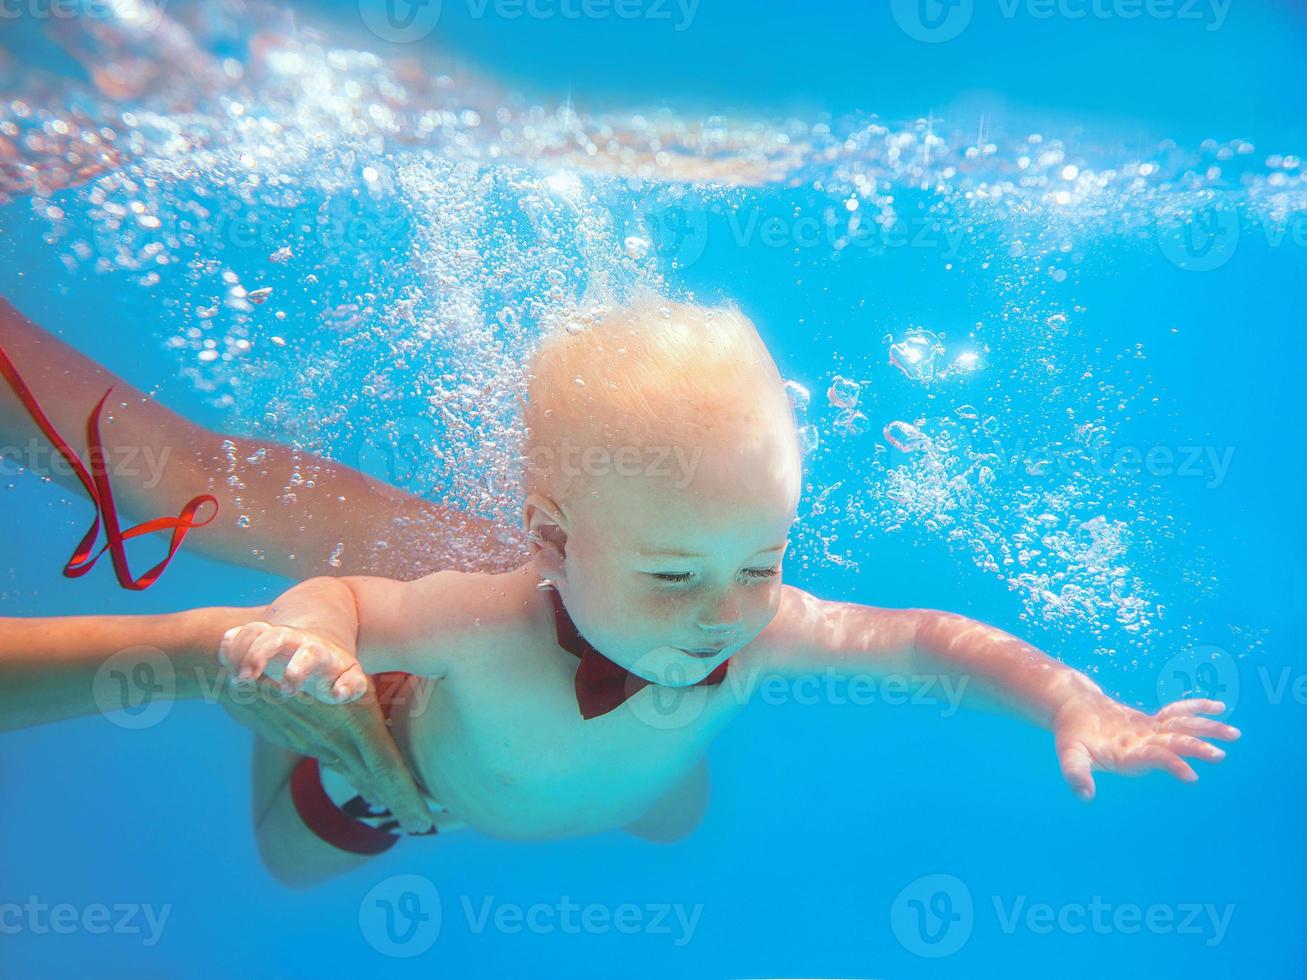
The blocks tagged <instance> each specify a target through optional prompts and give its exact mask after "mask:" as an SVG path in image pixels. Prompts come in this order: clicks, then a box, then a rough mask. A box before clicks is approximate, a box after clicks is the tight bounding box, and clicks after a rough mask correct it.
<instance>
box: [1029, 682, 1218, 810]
mask: <svg viewBox="0 0 1307 980" xmlns="http://www.w3.org/2000/svg"><path fill="white" fill-rule="evenodd" d="M1223 711H1225V705H1224V704H1222V703H1221V702H1220V701H1209V700H1207V699H1205V698H1193V699H1190V700H1187V701H1174V702H1172V703H1171V704H1168V705H1166V706H1165V707H1163V708H1162V709H1161V710H1160V711H1158V712H1157V714H1155V715H1146V714H1144V713H1143V712H1142V711H1136V710H1134V709H1133V708H1128V707H1126V706H1125V705H1124V704H1121V703H1120V702H1117V701H1113V700H1112V699H1111V698H1109V697H1107V696H1106V695H1104V694H1086V695H1078V696H1076V697H1074V698H1072V699H1071V700H1069V701H1068V702H1067V703H1066V704H1064V705H1063V706H1062V707H1061V708H1060V709H1059V710H1058V712H1057V714H1056V715H1055V716H1054V718H1053V737H1054V744H1055V745H1056V747H1057V757H1058V760H1059V762H1060V763H1061V765H1062V777H1063V778H1064V779H1065V780H1066V781H1067V783H1068V785H1070V787H1071V789H1072V790H1073V791H1074V792H1075V794H1076V796H1078V797H1080V799H1082V800H1084V801H1085V802H1086V803H1088V802H1089V801H1090V800H1092V799H1093V798H1094V777H1093V776H1092V775H1091V773H1092V772H1093V770H1095V769H1102V770H1103V771H1105V772H1119V773H1121V774H1122V775H1125V776H1139V775H1142V774H1143V773H1146V772H1149V771H1150V770H1153V769H1162V770H1165V771H1166V772H1169V773H1170V774H1171V775H1172V776H1174V777H1175V778H1176V779H1179V780H1181V781H1182V782H1186V783H1192V782H1194V781H1195V780H1197V779H1198V773H1196V772H1194V771H1193V769H1192V768H1191V767H1190V766H1189V764H1188V763H1187V762H1185V761H1184V759H1183V758H1181V756H1188V757H1190V758H1193V759H1205V760H1206V761H1208V762H1220V761H1221V760H1222V759H1224V758H1225V752H1224V750H1222V749H1219V748H1217V747H1216V746H1215V745H1210V744H1208V743H1207V742H1204V741H1203V738H1219V739H1223V740H1225V741H1234V740H1235V739H1237V738H1238V737H1239V735H1240V732H1239V729H1237V728H1234V727H1233V726H1231V725H1226V724H1224V723H1222V722H1219V721H1214V720H1212V719H1211V718H1202V717H1199V716H1200V715H1217V714H1221V713H1222V712H1223ZM1199 736H1201V737H1199Z"/></svg>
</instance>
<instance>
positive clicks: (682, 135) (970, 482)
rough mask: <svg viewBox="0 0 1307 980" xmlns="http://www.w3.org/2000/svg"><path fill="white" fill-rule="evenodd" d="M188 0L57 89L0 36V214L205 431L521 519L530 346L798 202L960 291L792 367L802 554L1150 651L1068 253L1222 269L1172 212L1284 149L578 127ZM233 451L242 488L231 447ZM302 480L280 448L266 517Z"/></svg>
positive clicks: (1275, 172)
mask: <svg viewBox="0 0 1307 980" xmlns="http://www.w3.org/2000/svg"><path fill="white" fill-rule="evenodd" d="M115 9H116V8H115ZM124 9H126V8H124ZM205 9H206V10H207V13H204V14H201V13H199V12H198V9H189V8H188V9H186V10H182V11H178V12H176V13H174V12H173V11H172V10H168V11H166V12H163V13H161V22H160V25H159V26H158V28H157V29H155V30H153V31H150V32H148V33H145V32H142V30H141V29H140V27H139V25H137V24H134V23H132V22H130V21H129V20H126V19H123V18H122V17H118V16H113V15H110V16H106V17H105V18H104V19H103V20H101V21H99V22H97V23H95V24H94V25H88V24H87V23H84V22H83V21H72V22H68V23H64V24H60V25H53V26H52V27H51V28H50V29H51V30H53V29H54V27H55V26H57V27H58V30H59V31H60V32H62V33H61V36H60V38H59V40H60V44H61V46H62V48H63V49H64V50H66V51H67V52H68V53H69V57H71V58H72V59H74V60H75V61H76V62H78V63H79V66H80V68H81V70H82V74H81V76H80V77H79V76H78V74H77V73H73V72H69V73H65V74H60V75H56V74H53V73H49V72H47V71H45V70H43V69H41V68H38V67H36V66H34V65H31V64H28V63H25V62H24V61H23V60H22V57H21V54H20V53H19V52H18V51H17V50H15V51H12V52H4V53H3V54H0V203H3V204H7V205H8V206H9V207H11V208H22V209H25V210H26V212H27V213H28V215H29V216H30V218H31V219H32V220H33V221H36V222H38V223H39V224H40V226H41V227H42V229H43V234H44V238H45V241H46V242H47V243H48V245H49V246H50V247H51V248H52V249H53V250H54V251H55V252H56V253H57V254H58V256H59V257H60V259H61V261H62V262H63V263H64V265H65V266H66V267H67V268H68V270H69V271H70V273H72V274H83V273H89V274H94V275H99V276H104V277H111V278H113V279H115V280H117V281H120V282H122V283H123V284H124V285H127V286H130V287H131V290H132V292H133V293H134V294H136V295H143V296H153V297H155V298H156V300H155V301H156V302H157V303H158V304H159V305H160V306H161V307H163V308H164V309H165V310H166V313H167V317H168V321H167V322H168V323H169V325H170V327H169V334H168V335H167V336H166V337H164V338H163V343H164V345H165V348H166V349H167V350H168V351H169V352H170V353H171V354H172V355H173V356H174V357H175V358H176V359H177V362H178V363H179V365H180V367H181V370H182V373H183V375H184V376H185V377H186V378H188V379H189V380H190V381H191V383H192V384H193V386H194V387H195V389H196V390H197V391H198V392H200V393H201V394H202V395H203V396H204V397H206V398H207V399H208V400H209V401H210V402H211V403H212V405H213V406H214V407H215V408H217V409H219V410H221V411H222V412H224V413H226V415H227V418H228V419H229V420H230V421H229V424H230V427H231V430H232V431H234V432H244V433H248V434H256V435H262V436H267V437H270V438H274V439H276V440H278V441H281V442H286V443H289V444H290V445H291V446H293V447H295V448H296V449H300V450H305V451H312V452H315V453H318V454H320V455H323V456H327V457H330V458H333V459H337V460H341V461H343V462H346V463H348V464H350V465H353V466H357V467H359V468H361V469H363V470H364V471H365V472H368V473H369V474H371V475H372V476H373V477H376V478H377V479H378V480H379V481H383V482H384V483H385V484H386V485H389V486H395V487H399V488H400V489H401V490H403V491H404V492H408V493H415V494H418V495H421V496H424V497H428V498H430V499H440V500H444V501H447V502H448V503H450V505H451V506H455V507H459V508H463V509H466V510H468V511H470V512H472V513H476V514H480V515H482V516H486V517H490V518H492V519H495V520H497V521H499V522H501V524H502V525H503V526H505V527H512V526H515V525H516V523H517V518H518V515H517V513H516V511H517V493H518V488H519V483H520V467H519V460H518V458H517V447H518V442H519V439H520V436H521V432H520V421H519V412H518V399H519V397H520V394H521V390H522V380H523V378H522V372H523V369H524V365H525V363H526V355H527V352H528V351H529V350H530V348H531V346H532V344H533V343H534V342H535V340H536V339H537V338H538V337H539V336H540V334H541V333H542V332H543V331H546V330H551V329H565V330H567V331H570V332H574V333H575V332H579V331H583V330H585V329H586V328H587V326H588V325H589V324H591V323H593V322H594V321H595V320H596V319H597V318H599V317H601V316H603V315H604V312H605V310H606V306H607V304H611V303H614V302H620V301H621V299H622V297H623V296H624V295H625V294H626V293H627V292H628V291H630V290H634V289H639V288H644V287H650V286H651V287H653V288H656V289H661V290H664V291H668V290H670V289H671V287H670V286H669V282H675V281H676V274H677V273H678V272H681V271H683V270H685V269H686V268H687V267H689V266H690V265H692V264H693V263H695V262H697V261H700V260H701V259H702V257H703V256H705V255H710V254H711V253H710V252H709V251H708V249H707V244H708V238H709V237H710V236H711V235H712V234H720V233H721V231H720V229H721V227H722V222H721V220H719V219H722V218H723V217H726V218H729V219H730V220H734V219H735V217H736V214H737V212H738V211H739V210H740V208H741V207H743V206H745V205H750V204H752V203H755V202H756V201H757V200H758V199H759V198H758V197H757V196H756V195H757V194H759V193H766V194H768V195H770V196H771V199H772V200H776V201H782V202H785V201H788V200H789V197H790V196H792V197H793V201H794V206H793V207H790V208H781V209H779V211H780V213H783V214H786V215H787V216H793V215H795V214H798V213H799V211H800V208H799V206H798V203H799V202H800V201H802V203H803V205H804V207H805V208H808V209H809V210H812V211H814V212H815V213H816V214H818V215H820V220H819V221H818V223H817V225H816V227H817V228H818V229H819V230H818V232H817V236H816V239H815V240H816V242H817V247H816V249H815V252H816V253H819V254H820V257H821V259H822V260H823V261H832V262H833V261H840V260H841V256H845V257H847V256H849V255H852V254H853V252H854V251H855V250H859V249H862V250H865V251H866V252H867V254H873V255H885V254H887V253H889V252H890V251H892V250H919V251H918V252H916V253H914V254H919V255H920V256H921V259H922V261H923V262H925V261H936V262H938V263H939V265H940V267H941V268H943V269H944V270H945V271H947V272H955V273H959V274H961V275H964V276H966V277H967V282H968V287H969V289H970V293H971V297H972V299H973V301H974V306H975V309H976V313H975V318H974V322H968V323H965V324H960V323H956V322H954V323H946V322H933V321H931V320H930V319H929V318H928V317H926V316H924V315H923V316H922V317H914V318H913V321H914V322H896V323H877V324H868V325H867V326H868V327H869V328H870V329H874V330H875V334H874V335H875V336H877V337H878V336H880V335H881V334H882V333H884V334H886V339H885V343H884V344H883V346H882V348H881V349H879V350H878V351H877V352H876V355H875V357H873V358H870V359H869V360H868V361H867V362H866V363H857V364H853V363H840V364H837V365H835V366H836V367H838V371H839V373H836V371H835V370H832V371H831V372H830V374H829V375H827V376H826V377H824V378H822V379H820V380H818V379H815V378H814V379H811V381H812V383H813V385H814V391H817V392H820V391H823V390H825V392H826V399H825V401H824V402H823V401H822V399H821V398H818V399H816V401H815V402H813V401H812V400H811V399H810V397H809V394H808V389H807V388H806V387H804V386H803V385H802V384H800V383H799V382H797V381H796V382H791V383H789V384H788V385H787V390H788V393H789V396H790V399H791V404H792V405H793V407H794V409H795V412H796V417H797V421H798V423H799V426H800V428H799V437H800V443H801V446H802V449H803V451H804V454H805V460H806V466H807V467H808V469H809V478H810V485H809V490H808V493H807V494H806V496H805V500H804V506H803V515H804V524H803V530H802V532H801V536H800V540H799V541H798V542H797V547H796V555H797V556H799V558H800V560H802V561H811V562H814V563H825V564H834V565H837V566H839V567H842V568H856V567H857V565H858V561H859V559H860V558H865V555H866V552H867V549H868V547H870V545H869V544H868V543H867V542H868V540H869V537H870V536H871V535H873V534H895V535H903V536H909V535H920V536H923V537H927V538H930V539H932V540H942V541H946V542H947V543H948V544H949V546H950V547H952V548H953V549H955V550H956V551H957V553H958V554H960V555H964V556H965V557H966V558H967V559H968V560H970V561H972V562H974V563H975V565H976V567H978V568H980V569H982V570H984V571H985V572H987V573H989V574H991V575H994V576H997V577H998V578H1000V579H1001V580H1002V581H1003V582H1004V583H1005V584H1006V585H1007V586H1008V587H1009V588H1010V589H1011V590H1012V591H1013V593H1014V594H1015V595H1016V596H1018V597H1019V599H1020V603H1021V608H1022V609H1023V611H1024V613H1025V615H1026V616H1027V617H1029V618H1030V619H1031V620H1033V621H1037V622H1040V623H1045V624H1050V625H1052V626H1055V627H1057V628H1061V629H1063V630H1065V631H1067V632H1070V631H1087V632H1088V633H1089V634H1090V635H1092V636H1093V637H1094V638H1095V642H1096V644H1097V647H1098V649H1099V650H1100V651H1102V652H1114V651H1116V650H1118V649H1121V648H1125V647H1131V646H1132V645H1133V646H1134V647H1135V648H1143V647H1145V646H1146V645H1147V643H1148V642H1149V641H1150V640H1152V639H1154V638H1155V636H1156V631H1157V630H1158V628H1159V619H1160V616H1161V613H1160V608H1161V607H1162V606H1163V605H1164V604H1165V602H1164V601H1163V597H1162V596H1160V595H1159V594H1158V590H1159V582H1160V581H1162V580H1163V579H1164V578H1166V577H1167V575H1168V570H1167V567H1166V557H1167V554H1168V550H1167V549H1168V543H1169V542H1171V541H1173V540H1175V538H1176V537H1177V536H1178V535H1182V534H1183V528H1182V527H1181V526H1180V524H1179V522H1178V521H1177V520H1175V519H1173V518H1171V517H1169V516H1168V515H1169V514H1170V513H1171V508H1170V505H1169V503H1168V502H1167V501H1166V500H1164V499H1162V498H1159V497H1158V495H1157V491H1156V489H1155V488H1152V487H1149V486H1145V485H1143V484H1142V483H1141V482H1140V481H1139V480H1138V479H1136V478H1133V477H1131V476H1129V475H1126V474H1122V473H1119V472H1116V471H1114V470H1112V469H1111V468H1110V467H1109V468H1104V467H1103V466H1101V465H1100V461H1101V454H1102V451H1103V447H1104V446H1110V445H1112V444H1113V441H1114V439H1115V438H1116V434H1117V433H1118V431H1119V430H1120V429H1121V427H1122V425H1123V424H1124V423H1125V422H1127V421H1128V420H1129V419H1130V418H1131V417H1132V413H1134V412H1135V411H1136V410H1137V409H1136V406H1137V405H1139V404H1140V403H1141V401H1142V400H1143V399H1145V398H1151V397H1153V396H1152V393H1151V392H1150V391H1149V390H1148V388H1147V384H1146V382H1145V381H1144V380H1142V379H1141V378H1140V377H1139V376H1138V374H1137V373H1135V372H1134V371H1133V366H1134V363H1135V362H1136V361H1137V360H1140V359H1142V358H1143V354H1142V352H1140V351H1136V350H1122V351H1101V350H1096V349H1095V348H1094V345H1093V343H1092V342H1091V341H1090V340H1089V339H1088V338H1086V337H1085V336H1083V334H1081V333H1080V326H1079V317H1080V314H1081V313H1082V312H1083V311H1082V310H1081V309H1080V308H1079V307H1078V306H1077V304H1076V300H1075V294H1076V287H1077V283H1078V278H1079V271H1080V269H1081V267H1082V266H1083V265H1084V264H1085V263H1086V262H1093V261H1095V259H1096V258H1097V257H1099V256H1101V255H1102V254H1104V250H1105V249H1106V248H1107V247H1108V245H1109V244H1112V245H1113V246H1116V245H1120V244H1121V243H1125V244H1126V245H1127V246H1129V247H1140V246H1144V247H1148V248H1150V249H1153V250H1158V249H1160V254H1162V255H1164V256H1166V257H1167V258H1168V259H1169V260H1171V261H1173V262H1175V264H1176V265H1177V266H1179V267H1181V268H1188V267H1195V263H1198V264H1202V263H1207V264H1209V265H1210V264H1211V263H1212V262H1214V261H1221V260H1224V259H1226V258H1228V254H1229V251H1230V250H1231V249H1232V248H1234V247H1235V245H1236V240H1235V239H1234V238H1232V237H1231V236H1227V237H1226V239H1221V238H1217V239H1216V240H1215V246H1214V247H1215V248H1216V253H1215V256H1213V255H1212V254H1211V250H1210V249H1209V251H1208V252H1204V253H1203V254H1202V255H1200V256H1197V255H1187V254H1185V253H1184V251H1183V250H1184V248H1185V247H1186V243H1187V242H1189V241H1190V240H1191V239H1192V234H1188V233H1189V232H1190V231H1192V228H1193V227H1199V228H1203V229H1213V230H1214V231H1213V234H1218V233H1221V232H1222V230H1223V229H1225V228H1226V227H1227V226H1228V224H1229V221H1231V220H1232V221H1233V222H1234V223H1235V225H1234V226H1235V227H1236V228H1242V229H1245V230H1256V231H1259V232H1265V233H1267V235H1270V234H1271V233H1273V232H1275V231H1276V230H1277V229H1279V230H1282V229H1283V228H1284V227H1285V225H1286V224H1287V223H1288V222H1290V221H1291V220H1294V219H1295V218H1296V217H1299V216H1302V215H1303V214H1304V213H1307V182H1305V181H1304V178H1303V173H1302V169H1301V161H1300V159H1299V158H1298V157H1297V156H1294V155H1292V154H1288V153H1284V152H1266V151H1264V150H1259V149H1258V148H1257V147H1255V146H1254V145H1252V144H1251V143H1248V142H1247V141H1243V140H1231V141H1215V140H1208V141H1206V142H1204V143H1203V144H1201V145H1200V146H1199V147H1198V148H1196V149H1191V148H1185V147H1182V146H1179V145H1177V144H1175V143H1173V142H1163V143H1159V144H1155V145H1148V146H1140V147H1134V148H1131V149H1125V148H1119V147H1097V146H1093V145H1090V144H1087V143H1085V144H1082V145H1073V144H1072V143H1070V142H1067V141H1064V140H1061V139H1058V138H1056V137H1055V136H1052V135H1049V134H1043V133H1024V134H1020V135H1013V136H1001V135H989V134H980V133H976V132H975V131H974V130H973V129H972V128H971V126H970V125H969V123H967V121H965V120H959V121H958V122H957V123H956V124H952V123H949V122H941V121H940V120H938V119H935V118H934V117H931V118H929V119H919V120H910V121H907V122H903V123H891V122H888V121H886V120H882V119H879V118H876V117H869V116H856V115H851V116H845V117H840V118H829V117H820V118H815V119H801V118H773V119H745V118H731V119H728V118H724V117H716V116H713V117H707V118H693V117H690V116H687V115H683V114H682V115H678V114H676V113H673V112H670V111H659V112H645V113H635V112H626V113H622V112H603V113H596V112H587V111H584V110H580V109H578V108H576V107H574V106H572V105H571V104H568V105H565V106H551V105H546V104H538V103H533V102H531V101H530V100H528V99H525V98H523V97H521V96H517V95H512V94H509V93H506V92H504V91H503V90H502V89H500V88H499V87H498V86H497V85H495V84H494V83H492V82H490V81H488V80H486V79H482V78H478V77H476V76H475V75H472V74H470V73H468V72H466V71H463V70H458V69H455V68H454V67H453V66H452V62H450V61H449V60H448V59H447V58H445V57H444V56H443V55H442V54H440V53H439V52H435V51H430V50H424V51H422V52H419V53H418V54H412V53H410V54H409V55H406V56H405V57H403V58H400V57H392V58H391V59H390V60H387V58H383V57H382V56H380V55H378V54H376V53H373V52H370V51H366V50H359V49H358V47H357V44H358V39H357V38H356V37H347V36H340V35H337V34H335V33H333V30H332V29H331V28H330V27H328V26H315V27H313V28H311V29H309V28H301V27H297V26H296V25H295V24H293V23H291V22H290V21H289V19H288V17H287V15H286V14H285V13H284V11H282V10H281V9H279V8H276V7H274V6H272V5H267V4H261V3H258V2H250V3H246V4H243V5H241V6H240V8H239V9H237V8H235V7H232V6H228V5H225V4H220V3H219V4H212V5H208V6H207V7H206V8H205ZM78 32H81V33H80V35H79V33H78ZM751 194H753V195H755V196H752V197H751V196H750V195H751ZM730 227H734V228H736V229H737V230H736V234H742V233H741V232H740V231H739V229H740V228H746V227H750V226H747V224H737V225H732V226H730ZM795 227H796V228H797V227H798V226H795ZM806 234H807V232H806V231H805V232H803V233H802V234H800V233H799V232H798V231H796V232H795V241H794V242H793V243H791V244H802V243H803V242H805V241H806V239H805V238H804V237H803V235H806ZM1186 234H1188V238H1186ZM797 250H798V249H796V251H797ZM1177 250H1179V251H1177ZM781 343H784V340H783V339H782V340H781ZM782 359H783V358H782ZM833 359H835V358H833ZM853 379H857V380H853ZM582 380H583V379H582ZM227 452H228V460H227V462H228V472H227V474H225V476H226V478H227V479H229V480H233V481H235V482H234V483H232V486H233V487H234V488H235V489H236V490H237V491H240V490H243V482H242V479H241V474H242V472H244V467H247V466H251V465H258V462H257V461H255V460H250V459H243V458H242V457H240V456H239V455H238V453H237V448H236V446H235V444H234V443H233V444H230V445H229V446H228V449H227ZM854 474H856V476H855V475H854ZM314 477H315V474H314V473H313V472H312V471H311V470H305V471H300V470H299V469H297V470H296V471H295V473H294V474H293V475H292V477H291V478H290V479H288V481H287V485H286V487H285V493H284V495H283V497H282V502H283V503H284V504H285V505H286V506H288V507H289V506H294V505H295V504H296V503H297V501H298V495H299V494H301V493H302V492H303V491H304V489H306V488H311V487H312V486H313V481H314ZM243 520H244V521H245V522H248V521H250V520H253V518H252V517H250V516H249V515H245V517H244V518H243ZM396 533H400V534H403V533H416V532H415V530H414V529H412V528H409V527H408V526H406V525H405V526H397V528H396ZM377 546H378V547H385V546H386V540H385V536H382V537H379V539H378V543H377ZM332 560H334V561H340V560H341V555H340V554H338V553H337V554H334V555H333V558H332ZM1197 577H1198V578H1200V579H1203V580H1204V581H1206V580H1208V579H1210V576H1205V575H1198V576H1197ZM1172 604H1173V603H1172Z"/></svg>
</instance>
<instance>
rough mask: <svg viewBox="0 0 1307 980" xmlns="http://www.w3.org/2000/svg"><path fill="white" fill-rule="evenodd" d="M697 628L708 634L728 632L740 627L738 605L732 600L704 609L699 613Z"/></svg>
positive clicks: (728, 599) (724, 600) (725, 600)
mask: <svg viewBox="0 0 1307 980" xmlns="http://www.w3.org/2000/svg"><path fill="white" fill-rule="evenodd" d="M698 620H699V628H700V629H703V630H708V631H710V632H728V631H730V630H733V629H735V628H736V627H737V626H739V625H740V604H739V602H738V601H736V600H735V599H733V598H727V599H723V600H722V601H720V602H716V603H713V605H711V606H708V607H706V608H705V609H703V611H702V612H700V614H699V617H698Z"/></svg>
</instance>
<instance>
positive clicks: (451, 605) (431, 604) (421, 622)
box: [403, 566, 538, 655]
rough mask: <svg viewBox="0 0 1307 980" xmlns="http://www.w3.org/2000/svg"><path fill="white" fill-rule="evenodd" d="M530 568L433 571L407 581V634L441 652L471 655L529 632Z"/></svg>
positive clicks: (533, 613)
mask: <svg viewBox="0 0 1307 980" xmlns="http://www.w3.org/2000/svg"><path fill="white" fill-rule="evenodd" d="M536 581H537V579H536V577H535V575H534V574H533V573H532V571H531V569H530V566H523V567H522V568H518V569H515V570H513V571H511V572H499V573H489V572H458V571H444V572H434V573H433V574H431V575H427V576H425V577H423V578H421V579H417V580H416V581H414V582H410V583H407V585H406V587H405V592H406V594H405V596H404V598H403V606H404V609H405V619H407V621H408V624H409V630H410V633H411V635H412V636H413V637H414V638H415V639H416V640H417V642H418V643H420V644H421V645H423V646H427V647H429V648H432V649H436V648H439V649H442V650H444V651H445V652H446V653H448V654H451V655H455V654H459V653H475V652H476V651H477V650H479V649H485V648H489V647H492V646H498V645H500V644H502V643H503V642H504V641H505V640H508V639H512V638H515V637H518V636H523V635H527V634H529V633H530V632H531V631H532V630H533V629H534V627H535V620H536V618H538V611H537V610H536V608H535V607H536V605H537V602H536V601H535V591H534V590H535V582H536Z"/></svg>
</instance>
